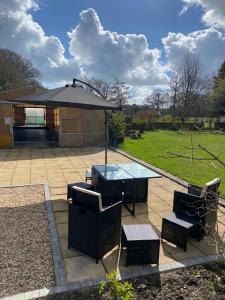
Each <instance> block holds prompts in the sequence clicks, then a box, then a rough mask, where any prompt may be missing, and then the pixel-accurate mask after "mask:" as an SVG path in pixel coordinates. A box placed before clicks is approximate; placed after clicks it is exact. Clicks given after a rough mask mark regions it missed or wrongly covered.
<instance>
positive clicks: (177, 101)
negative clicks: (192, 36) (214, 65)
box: [171, 54, 211, 123]
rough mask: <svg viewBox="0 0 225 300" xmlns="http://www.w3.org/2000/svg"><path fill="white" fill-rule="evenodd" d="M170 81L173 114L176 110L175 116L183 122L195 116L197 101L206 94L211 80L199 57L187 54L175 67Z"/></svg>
mask: <svg viewBox="0 0 225 300" xmlns="http://www.w3.org/2000/svg"><path fill="white" fill-rule="evenodd" d="M172 82H173V83H172V86H171V88H172V94H173V107H174V114H173V115H175V111H176V117H177V118H179V120H180V121H182V122H183V123H184V122H186V121H187V119H188V118H189V117H191V116H195V112H196V107H197V104H198V101H199V99H200V98H201V97H202V96H203V95H205V94H207V92H208V90H209V88H210V87H211V80H210V79H209V76H206V75H205V72H204V67H203V65H202V64H201V62H200V59H199V57H198V56H197V55H195V54H187V55H185V57H184V59H183V61H182V63H181V65H180V66H179V67H178V68H177V71H176V72H175V76H174V80H173V81H172Z"/></svg>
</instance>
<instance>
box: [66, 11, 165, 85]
mask: <svg viewBox="0 0 225 300" xmlns="http://www.w3.org/2000/svg"><path fill="white" fill-rule="evenodd" d="M80 17H81V21H80V24H79V25H78V26H76V27H75V28H74V29H73V30H72V31H71V32H69V33H68V35H69V37H70V47H69V51H70V53H71V54H72V55H75V56H76V57H77V59H78V61H79V63H80V65H82V67H83V71H84V72H85V73H86V74H88V75H89V76H95V77H97V78H105V79H110V78H112V76H116V77H118V78H119V79H120V80H123V81H125V82H127V83H129V84H132V85H146V84H148V85H155V84H166V83H167V79H168V78H167V76H166V75H165V67H163V66H162V64H161V63H160V55H161V53H160V51H159V50H158V49H150V48H149V46H148V42H147V39H146V37H145V36H144V35H142V34H140V35H137V34H126V35H123V34H119V33H117V32H111V31H108V30H105V29H104V28H103V26H102V25H101V22H100V20H99V17H98V15H97V13H96V12H95V10H94V9H91V8H89V9H88V10H84V11H82V12H81V13H80Z"/></svg>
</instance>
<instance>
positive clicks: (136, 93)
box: [129, 86, 154, 104]
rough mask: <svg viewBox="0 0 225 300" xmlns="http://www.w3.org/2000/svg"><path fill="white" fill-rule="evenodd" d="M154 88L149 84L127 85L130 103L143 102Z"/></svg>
mask: <svg viewBox="0 0 225 300" xmlns="http://www.w3.org/2000/svg"><path fill="white" fill-rule="evenodd" d="M153 90H154V88H152V87H149V86H141V87H137V86H130V87H129V96H130V97H129V98H130V101H129V103H130V104H144V101H145V98H146V97H147V96H149V95H151V94H152V92H153Z"/></svg>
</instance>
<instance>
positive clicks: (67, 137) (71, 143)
mask: <svg viewBox="0 0 225 300" xmlns="http://www.w3.org/2000/svg"><path fill="white" fill-rule="evenodd" d="M59 145H60V146H61V147H76V146H83V145H84V134H83V133H81V134H79V133H77V134H76V133H75V134H72V133H71V134H59Z"/></svg>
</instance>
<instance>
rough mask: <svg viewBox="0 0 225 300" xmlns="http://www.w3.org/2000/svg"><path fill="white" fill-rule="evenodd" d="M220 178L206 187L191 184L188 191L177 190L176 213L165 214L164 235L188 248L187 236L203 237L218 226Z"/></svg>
mask: <svg viewBox="0 0 225 300" xmlns="http://www.w3.org/2000/svg"><path fill="white" fill-rule="evenodd" d="M219 184H220V179H219V178H216V179H214V180H213V181H211V182H209V183H207V184H206V185H205V186H204V187H202V188H201V187H199V186H194V185H190V186H188V193H183V192H178V191H174V202H173V213H172V214H170V215H168V216H165V217H163V220H162V233H161V238H162V239H165V240H167V241H169V242H171V243H173V244H175V245H177V246H179V247H181V248H183V249H184V250H185V251H186V250H187V242H188V237H189V235H191V236H192V237H194V238H196V239H197V240H199V241H200V240H201V239H202V238H203V237H204V236H205V235H206V227H207V226H212V227H213V226H215V222H216V210H217V201H218V197H217V192H218V188H219Z"/></svg>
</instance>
